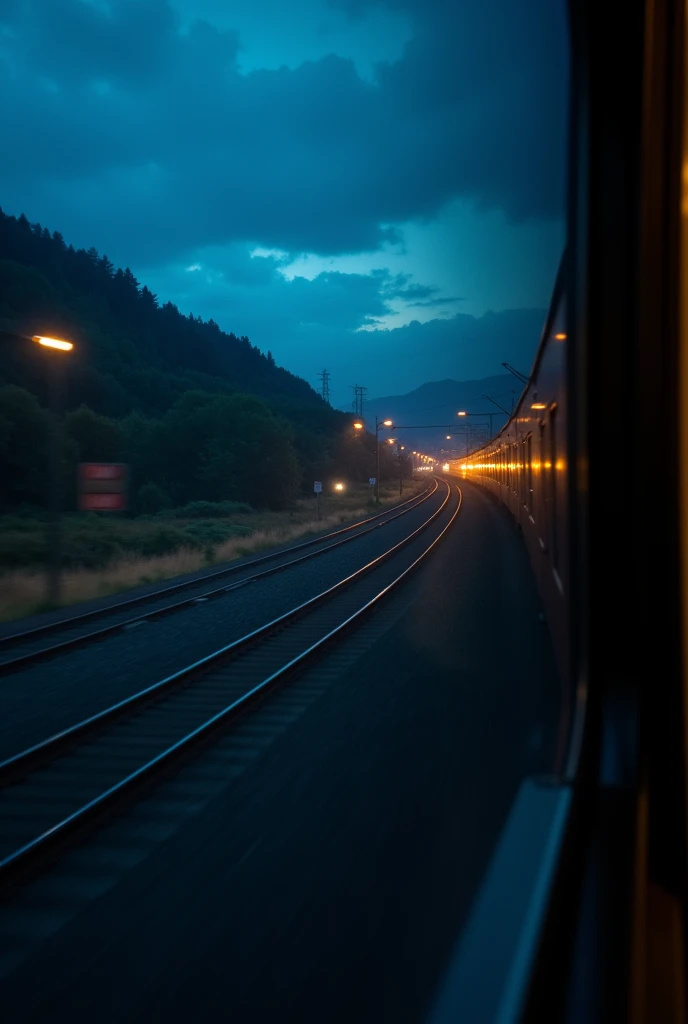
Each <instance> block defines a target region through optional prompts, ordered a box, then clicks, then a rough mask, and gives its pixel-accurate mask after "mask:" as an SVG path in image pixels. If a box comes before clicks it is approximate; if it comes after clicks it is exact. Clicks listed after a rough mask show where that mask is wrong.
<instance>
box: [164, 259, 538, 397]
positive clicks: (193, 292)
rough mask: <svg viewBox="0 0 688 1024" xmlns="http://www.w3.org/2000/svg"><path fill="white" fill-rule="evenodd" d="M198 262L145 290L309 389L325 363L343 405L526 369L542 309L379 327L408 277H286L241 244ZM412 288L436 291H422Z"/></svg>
mask: <svg viewBox="0 0 688 1024" xmlns="http://www.w3.org/2000/svg"><path fill="white" fill-rule="evenodd" d="M196 262H197V263H198V264H199V265H200V266H201V268H202V269H201V270H200V271H197V272H195V273H188V272H187V270H186V268H185V267H184V266H183V265H181V264H179V265H173V266H169V267H166V268H164V269H160V270H159V271H157V272H156V274H155V275H154V276H153V277H152V278H151V279H149V280H148V284H149V286H150V287H151V288H152V289H153V291H155V292H156V293H157V294H158V295H160V296H167V295H169V294H172V295H174V297H175V301H176V302H177V303H178V304H179V306H180V308H181V310H182V312H184V313H188V312H194V313H198V312H199V311H202V313H203V315H204V316H205V317H212V318H213V319H214V320H216V321H217V322H218V323H219V324H220V325H221V326H223V327H224V329H225V330H233V331H234V332H235V333H236V334H238V335H242V334H246V335H248V336H249V337H250V338H251V341H252V342H253V343H254V344H257V345H258V346H259V347H260V348H261V349H262V350H263V351H266V350H268V349H270V350H271V351H272V353H273V355H274V356H275V359H276V360H277V362H278V363H280V364H281V365H284V366H287V367H288V368H289V369H290V370H292V371H293V372H295V373H297V374H298V375H300V376H302V377H304V378H305V379H306V380H308V381H309V383H311V384H313V385H315V384H317V378H316V374H317V372H318V370H320V369H322V366H323V365H325V366H327V368H328V369H329V370H330V372H331V373H332V389H333V395H334V400H335V403H336V404H344V403H346V401H347V398H348V387H349V385H350V384H353V383H356V382H360V383H363V384H368V386H369V387H370V394H371V395H372V394H374V393H378V394H382V393H384V394H392V393H402V392H405V391H409V390H411V389H412V388H414V387H416V386H417V385H418V384H419V382H421V381H423V380H438V379H442V378H444V377H451V378H454V379H472V378H477V377H483V376H490V375H493V374H495V373H499V372H501V370H502V367H501V363H502V361H503V360H508V361H509V362H512V363H514V364H515V365H517V366H519V367H520V368H521V369H524V370H525V371H526V372H527V370H528V369H529V368H530V364H531V362H532V359H533V356H534V354H535V350H536V348H537V344H538V341H539V337H540V331H541V329H542V326H543V322H544V318H545V311H544V310H543V309H534V310H533V309H528V310H507V311H503V312H499V313H486V314H485V315H484V316H479V317H474V316H469V315H467V314H456V315H453V316H445V315H443V316H442V318H441V319H440V318H435V319H430V320H428V321H426V322H425V323H420V322H419V321H418V320H414V321H413V322H411V323H410V324H408V325H406V326H404V327H398V328H394V329H391V330H387V329H380V328H379V327H377V326H376V320H379V319H380V318H383V317H385V315H386V312H387V310H388V309H389V301H390V300H389V293H390V292H391V293H393V292H394V291H395V290H398V289H399V287H400V281H399V278H404V280H405V283H404V282H401V286H402V288H407V289H408V288H410V287H411V286H412V285H414V282H411V281H409V280H408V275H396V276H395V275H391V274H389V272H385V271H379V272H378V273H376V274H343V273H338V272H335V273H328V272H322V273H320V274H318V275H317V276H316V277H314V278H313V279H312V280H308V279H306V278H304V277H295V278H293V279H291V280H288V279H287V278H286V277H285V276H284V275H283V273H282V272H281V262H280V260H279V258H275V257H273V256H265V257H253V258H252V257H250V256H249V254H248V252H246V251H244V252H243V253H242V252H241V250H240V249H239V248H238V247H236V248H235V249H233V250H232V251H231V252H229V253H226V252H224V250H201V251H199V252H198V253H197V261H196ZM242 267H243V269H242ZM254 267H255V276H252V275H253V268H254ZM418 291H419V292H423V293H425V292H426V291H430V292H432V291H434V289H432V288H430V289H427V290H426V289H424V287H423V286H422V285H420V284H419V285H418ZM417 301H418V302H424V301H427V302H435V303H441V302H442V298H441V297H439V298H435V299H428V300H417Z"/></svg>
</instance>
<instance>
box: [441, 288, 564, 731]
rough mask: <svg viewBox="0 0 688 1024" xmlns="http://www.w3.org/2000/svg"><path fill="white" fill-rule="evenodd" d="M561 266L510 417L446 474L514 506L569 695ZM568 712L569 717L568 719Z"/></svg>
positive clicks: (450, 465) (458, 460)
mask: <svg viewBox="0 0 688 1024" xmlns="http://www.w3.org/2000/svg"><path fill="white" fill-rule="evenodd" d="M562 280H563V275H562V272H561V271H560V273H559V276H558V280H557V285H556V287H555V290H554V294H553V298H552V304H551V306H550V310H549V314H548V316H547V320H546V323H545V327H544V330H543V334H542V337H541V340H540V345H539V347H538V351H537V354H536V356H535V360H534V363H533V368H532V370H531V373H530V376H529V379H528V383H527V385H526V386H525V388H524V390H523V393H522V394H521V397H520V399H519V402H518V405H517V406H516V408H515V410H514V412H513V414H512V416H511V418H510V419H509V421H508V422H507V423H506V424H505V426H504V427H503V428H502V430H501V431H500V432H499V433H498V434H497V435H496V436H495V437H494V438H492V439H491V441H490V442H489V443H488V444H486V445H484V446H483V447H481V448H480V449H478V450H476V451H474V452H472V453H471V454H470V455H468V456H466V457H465V458H462V459H456V460H453V461H451V462H450V463H449V467H450V468H449V472H450V473H452V474H455V475H458V476H460V477H462V478H463V479H468V480H470V481H472V482H474V483H477V484H480V485H482V486H483V487H487V488H488V489H489V490H490V491H491V492H492V493H493V494H494V495H495V496H496V497H497V498H498V499H499V501H501V502H502V503H503V504H504V505H506V507H507V508H508V509H509V511H510V512H511V514H512V515H513V517H514V518H515V520H516V522H517V523H518V525H519V527H520V529H521V531H522V533H523V537H524V540H525V543H526V545H527V548H528V553H529V556H530V561H531V563H532V566H533V570H534V572H535V575H536V578H537V583H538V588H539V591H540V595H541V597H542V601H543V603H544V606H545V612H546V616H547V620H548V623H549V626H550V630H551V633H552V638H553V642H554V646H555V649H556V655H557V661H558V665H559V669H560V672H561V676H562V682H563V684H564V693H565V694H566V693H568V692H569V683H570V680H569V678H568V677H569V674H570V668H569V666H570V657H569V653H570V652H569V643H570V638H569V630H568V614H569V608H568V595H569V579H570V572H571V569H572V567H571V566H570V565H569V545H568V499H569V495H568V485H567V480H568V465H567V386H566V384H567V382H566V365H567V352H566V349H567V340H568V339H567V331H566V297H565V293H564V289H563V286H562ZM567 710H568V709H564V712H565V713H564V716H563V718H564V719H568V717H569V716H568V714H567V713H566V712H567Z"/></svg>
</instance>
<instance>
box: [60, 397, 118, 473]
mask: <svg viewBox="0 0 688 1024" xmlns="http://www.w3.org/2000/svg"><path fill="white" fill-rule="evenodd" d="M65 427H66V430H67V435H68V436H69V437H71V438H72V440H73V441H74V442H75V443H76V445H77V450H78V457H79V461H80V462H119V461H121V459H122V455H123V453H124V447H125V439H124V434H123V432H122V428H121V427H120V425H119V424H118V423H116V422H115V421H114V420H111V419H109V418H108V417H107V416H99V415H98V413H96V412H93V410H92V409H89V408H88V406H86V405H82V406H81V407H80V408H79V409H76V410H75V411H74V412H70V413H69V414H68V415H67V416H66V418H65Z"/></svg>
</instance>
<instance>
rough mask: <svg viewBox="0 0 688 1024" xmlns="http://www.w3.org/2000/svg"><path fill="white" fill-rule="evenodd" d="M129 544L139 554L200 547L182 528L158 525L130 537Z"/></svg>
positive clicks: (163, 552)
mask: <svg viewBox="0 0 688 1024" xmlns="http://www.w3.org/2000/svg"><path fill="white" fill-rule="evenodd" d="M130 543H131V546H132V547H133V548H134V549H135V550H136V551H138V553H139V554H141V555H148V556H151V555H152V556H154V555H171V554H173V553H174V552H175V551H179V550H180V548H189V547H195V548H197V547H202V545H201V544H199V543H198V542H197V541H195V540H194V538H193V537H191V536H190V535H189V534H188V533H186V532H185V531H184V530H178V529H177V528H176V527H175V526H158V527H156V529H154V530H151V531H150V532H146V533H142V534H140V535H139V536H136V537H132V538H131V541H130Z"/></svg>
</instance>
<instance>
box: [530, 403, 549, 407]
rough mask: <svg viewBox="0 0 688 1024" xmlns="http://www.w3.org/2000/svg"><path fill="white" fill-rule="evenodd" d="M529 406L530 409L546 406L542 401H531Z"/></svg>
mask: <svg viewBox="0 0 688 1024" xmlns="http://www.w3.org/2000/svg"><path fill="white" fill-rule="evenodd" d="M530 408H531V409H546V408H547V406H546V405H545V403H544V402H533V404H532V405H531V407H530Z"/></svg>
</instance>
